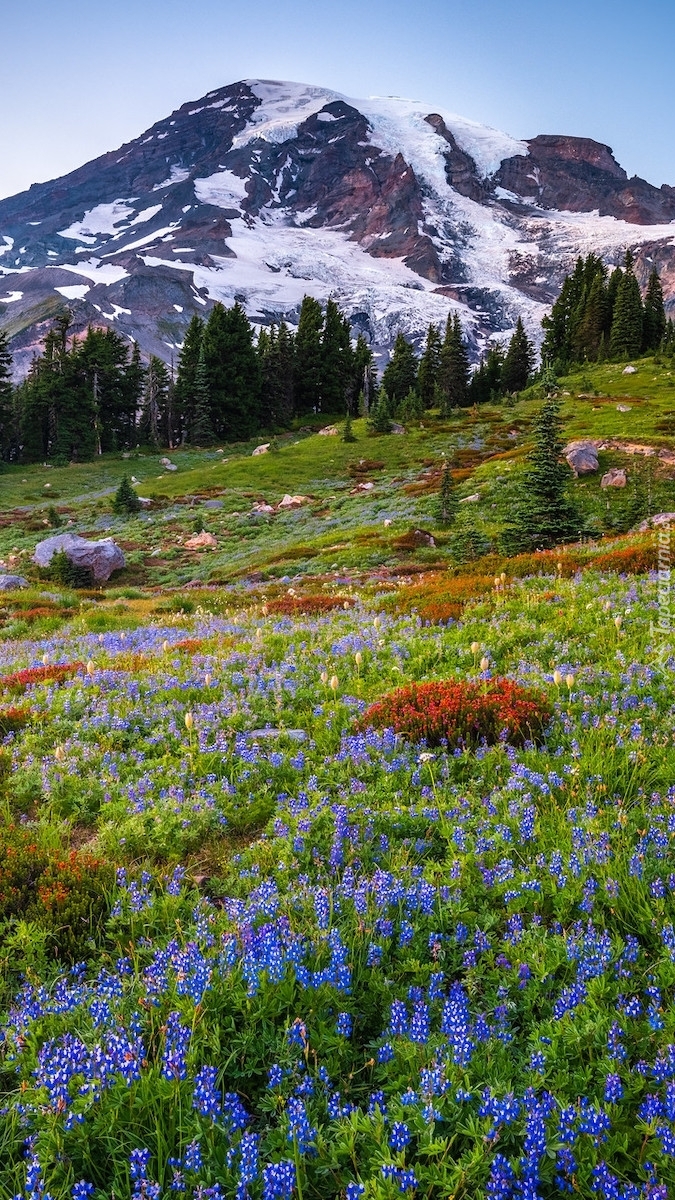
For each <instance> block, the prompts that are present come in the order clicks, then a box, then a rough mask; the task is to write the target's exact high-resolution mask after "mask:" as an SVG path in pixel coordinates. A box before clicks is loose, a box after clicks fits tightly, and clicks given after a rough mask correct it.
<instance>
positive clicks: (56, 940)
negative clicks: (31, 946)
mask: <svg viewBox="0 0 675 1200" xmlns="http://www.w3.org/2000/svg"><path fill="white" fill-rule="evenodd" d="M111 881H112V869H111V868H110V867H108V866H107V865H106V864H105V863H104V862H103V860H102V859H98V858H95V857H94V856H93V855H92V854H89V853H87V852H86V851H83V850H80V851H78V850H71V851H69V852H65V853H64V852H63V851H60V850H53V849H51V848H47V847H45V846H43V845H40V843H39V842H38V840H37V839H36V836H35V833H34V832H33V831H31V830H30V829H24V828H21V827H20V826H16V825H10V826H8V827H7V828H6V829H3V830H2V832H0V921H1V920H5V919H6V918H8V917H22V918H24V919H26V920H28V921H33V922H34V923H35V924H36V925H38V926H39V927H40V928H41V929H46V930H47V931H48V932H49V935H50V938H49V940H50V944H51V949H52V951H53V953H55V954H57V955H58V956H59V957H62V958H67V959H73V958H77V957H79V956H81V955H82V954H83V953H85V951H86V943H87V940H88V938H89V937H90V936H91V934H92V932H94V931H95V929H96V926H97V925H98V924H99V923H100V921H101V920H102V918H103V917H104V915H105V913H106V910H107V901H106V898H105V886H106V884H109V883H110V882H111Z"/></svg>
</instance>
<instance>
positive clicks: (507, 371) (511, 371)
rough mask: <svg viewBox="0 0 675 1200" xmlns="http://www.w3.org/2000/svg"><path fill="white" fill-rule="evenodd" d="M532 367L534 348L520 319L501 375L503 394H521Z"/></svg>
mask: <svg viewBox="0 0 675 1200" xmlns="http://www.w3.org/2000/svg"><path fill="white" fill-rule="evenodd" d="M533 366H534V347H533V346H532V343H531V342H530V339H529V338H528V336H527V334H526V332H525V328H524V326H523V322H522V321H521V319H520V317H518V320H517V321H516V328H515V332H514V334H513V337H512V338H511V341H510V342H509V347H508V350H507V351H506V357H505V358H504V364H503V366H502V373H501V385H502V387H503V389H504V391H505V392H522V391H524V389H525V388H526V387H527V381H528V379H529V377H530V375H531V373H532V368H533Z"/></svg>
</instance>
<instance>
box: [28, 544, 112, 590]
mask: <svg viewBox="0 0 675 1200" xmlns="http://www.w3.org/2000/svg"><path fill="white" fill-rule="evenodd" d="M61 550H62V551H63V553H64V554H65V556H66V558H67V559H68V561H69V562H71V563H72V564H73V566H75V567H82V568H83V569H84V570H87V571H91V574H92V577H93V579H94V580H95V582H96V583H105V582H106V580H108V579H109V578H110V576H111V575H112V573H113V571H119V570H121V569H122V567H123V566H125V559H124V555H123V553H122V551H121V550H120V548H119V546H118V545H117V543H116V542H114V541H113V539H112V538H101V540H100V541H98V542H90V541H87V538H83V537H79V536H78V535H77V534H76V533H57V534H55V536H54V537H49V538H45V540H44V542H38V544H37V546H36V547H35V553H34V554H33V562H35V563H37V565H38V566H39V567H48V566H49V564H50V562H51V561H52V558H53V557H54V555H55V554H58V553H59V551H61Z"/></svg>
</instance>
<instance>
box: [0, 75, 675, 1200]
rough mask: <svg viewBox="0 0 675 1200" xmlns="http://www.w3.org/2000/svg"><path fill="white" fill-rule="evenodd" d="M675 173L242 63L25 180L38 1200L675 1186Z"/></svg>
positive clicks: (10, 224)
mask: <svg viewBox="0 0 675 1200" xmlns="http://www.w3.org/2000/svg"><path fill="white" fill-rule="evenodd" d="M535 192H536V194H535ZM674 196H675V193H674V192H673V188H669V187H667V186H666V185H664V186H663V187H662V188H656V187H654V186H652V185H651V184H649V183H647V182H645V181H644V180H641V179H637V178H636V177H633V178H632V179H630V180H629V179H628V177H627V175H626V173H625V171H623V169H622V168H621V167H620V166H619V164H618V163H617V162H616V160H615V159H614V157H613V154H612V152H611V150H610V149H609V147H607V146H604V145H601V144H600V143H597V142H593V141H591V139H587V138H571V137H569V138H568V137H563V136H555V137H554V136H553V135H539V136H537V137H535V138H532V139H530V140H529V141H527V142H525V141H522V142H520V141H516V140H515V139H514V138H511V137H510V136H509V135H506V134H501V133H499V132H498V131H495V130H490V129H487V127H485V126H479V125H477V124H476V123H475V122H470V121H466V120H464V119H463V118H458V117H455V116H453V114H450V113H446V112H443V113H435V112H428V111H426V109H424V107H423V106H421V105H417V104H416V102H412V101H399V100H393V99H389V100H386V101H385V100H380V101H376V100H371V101H368V102H366V101H356V100H350V99H349V98H347V97H345V96H342V95H341V94H338V93H335V92H330V91H327V90H326V89H320V88H310V87H307V86H305V85H301V84H282V83H280V82H278V81H260V80H248V81H244V82H242V83H238V84H232V85H228V87H226V88H221V89H218V90H217V91H214V92H211V93H209V94H208V95H207V96H206V97H204V99H203V101H200V102H191V103H190V104H189V105H187V104H186V105H184V106H183V107H182V108H180V109H178V110H176V112H175V113H174V114H172V117H171V120H170V121H169V120H168V119H167V120H166V121H161V122H158V123H157V124H156V125H155V126H153V127H152V129H151V130H150V131H149V132H148V133H147V134H146V135H145V137H144V138H143V137H141V138H138V139H136V140H135V141H133V142H130V143H127V144H126V145H125V146H124V147H121V148H120V150H119V151H116V152H115V153H114V154H113V153H110V154H108V155H104V156H102V158H100V159H98V160H96V162H94V163H89V164H86V165H85V166H84V167H82V168H80V169H79V170H78V171H76V172H72V174H71V175H70V176H65V177H64V179H62V180H56V181H52V182H51V183H49V184H38V185H34V187H33V188H31V189H30V191H29V192H25V193H21V194H20V195H19V196H15V197H10V198H9V199H5V200H0V243H1V242H3V241H4V245H5V249H4V250H3V249H2V246H0V254H1V255H2V256H3V257H2V259H1V260H0V261H1V264H2V265H1V266H0V274H2V276H3V278H2V281H0V282H1V283H2V286H3V287H6V288H7V292H6V295H5V296H4V298H3V297H2V296H0V497H1V501H2V503H1V505H0V1200H169V1198H170V1197H172V1196H176V1197H179V1198H180V1197H184V1198H185V1200H232V1198H234V1200H361V1198H363V1200H396V1198H397V1197H398V1198H399V1200H400V1198H403V1200H558V1198H559V1197H562V1196H567V1195H569V1196H571V1197H579V1198H580V1200H668V1197H671V1198H674V1197H675V842H674V839H675V688H674V683H675V649H674V646H673V629H674V623H675V610H674V602H673V592H672V583H671V565H672V564H671V557H672V553H673V541H672V538H673V523H675V328H674V325H673V320H674V317H675V270H674V268H675V258H674V257H673V255H674V251H673V245H674V243H673V228H674V226H673V222H674V221H675V199H674V198H673V197H674Z"/></svg>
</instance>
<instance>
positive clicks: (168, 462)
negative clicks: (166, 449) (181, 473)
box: [159, 458, 171, 467]
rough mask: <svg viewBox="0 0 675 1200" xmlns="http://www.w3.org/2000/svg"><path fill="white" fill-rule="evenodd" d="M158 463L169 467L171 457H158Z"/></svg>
mask: <svg viewBox="0 0 675 1200" xmlns="http://www.w3.org/2000/svg"><path fill="white" fill-rule="evenodd" d="M159 465H160V467H170V466H171V459H170V458H160V460H159Z"/></svg>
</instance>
